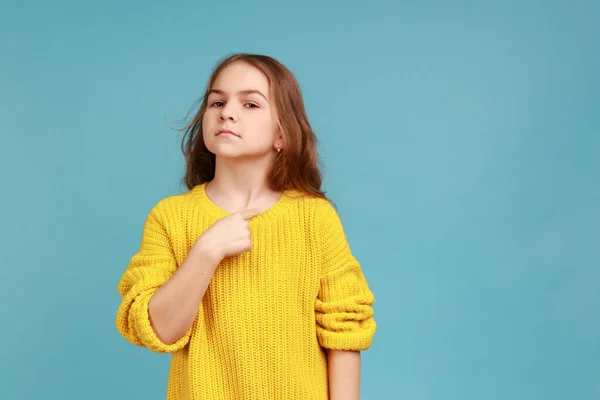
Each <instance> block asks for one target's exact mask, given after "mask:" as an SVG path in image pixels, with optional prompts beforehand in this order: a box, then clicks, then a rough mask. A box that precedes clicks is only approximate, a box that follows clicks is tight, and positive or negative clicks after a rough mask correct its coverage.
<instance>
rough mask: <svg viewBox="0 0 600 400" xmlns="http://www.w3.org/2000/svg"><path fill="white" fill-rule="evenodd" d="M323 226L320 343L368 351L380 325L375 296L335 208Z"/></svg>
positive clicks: (317, 309)
mask: <svg viewBox="0 0 600 400" xmlns="http://www.w3.org/2000/svg"><path fill="white" fill-rule="evenodd" d="M321 226H322V276H321V280H320V290H319V294H318V297H317V299H316V302H315V316H316V322H317V337H318V340H319V343H320V345H321V346H322V347H324V348H327V349H331V350H349V351H361V350H366V349H368V348H369V347H371V344H372V341H373V338H374V335H375V331H376V328H377V324H376V322H375V319H374V309H373V304H374V303H375V296H374V295H373V292H372V291H371V289H370V287H369V285H368V283H367V280H366V279H365V276H364V273H363V271H362V268H361V265H360V263H359V262H358V260H357V259H356V258H355V257H354V256H353V255H352V252H351V250H350V246H349V244H348V241H347V239H346V235H345V233H344V230H343V227H342V223H341V221H340V219H339V216H338V214H337V212H336V211H335V210H334V209H333V208H332V207H327V209H326V212H325V213H324V216H323V219H322V224H321Z"/></svg>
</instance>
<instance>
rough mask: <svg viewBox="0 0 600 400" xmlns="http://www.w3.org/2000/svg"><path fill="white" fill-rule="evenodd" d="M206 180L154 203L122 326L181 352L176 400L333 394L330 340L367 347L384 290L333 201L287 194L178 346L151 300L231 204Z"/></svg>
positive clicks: (173, 387)
mask: <svg viewBox="0 0 600 400" xmlns="http://www.w3.org/2000/svg"><path fill="white" fill-rule="evenodd" d="M205 187H206V184H202V185H198V186H196V187H195V188H193V189H192V190H190V191H188V192H186V193H184V194H178V195H174V196H170V197H167V198H165V199H163V200H162V201H160V202H158V204H156V205H155V206H154V207H153V208H152V210H151V211H150V213H149V215H148V218H147V220H146V222H145V225H144V230H143V234H142V239H141V245H140V248H139V250H138V251H137V253H136V254H135V255H133V257H132V258H131V261H130V263H129V265H128V266H127V268H126V270H125V272H124V274H123V276H122V278H121V280H120V282H119V284H118V291H119V293H120V294H121V296H122V302H121V304H120V306H119V308H118V311H117V316H116V326H117V330H118V331H119V333H120V334H121V335H123V337H124V338H125V339H127V340H128V341H129V342H131V343H133V344H136V345H139V346H144V347H147V348H148V349H150V350H152V351H156V352H160V353H172V358H171V369H170V372H169V380H168V387H167V396H166V397H167V399H169V400H184V399H189V400H221V399H224V400H225V399H226V400H246V399H248V400H295V399H298V400H300V399H301V400H313V399H314V400H321V399H328V397H329V396H328V377H327V356H326V351H325V349H337V350H355V351H360V350H365V349H368V348H369V347H370V346H371V342H372V339H373V336H374V334H375V329H376V324H375V321H374V319H373V308H372V305H373V303H374V300H375V299H374V296H373V294H372V292H371V291H370V289H369V286H368V285H367V282H366V280H365V277H364V275H363V272H362V270H361V267H360V265H359V263H358V262H357V260H356V259H355V258H354V256H353V255H352V253H351V251H350V248H349V246H348V243H347V240H346V237H345V234H344V231H343V228H342V224H341V222H340V219H339V218H338V214H337V213H336V211H335V209H334V208H333V207H332V206H331V205H330V203H329V202H328V201H326V200H322V199H316V198H313V197H308V196H302V195H301V193H299V192H296V191H288V192H286V193H284V195H283V196H282V197H281V199H280V200H279V201H278V202H277V203H276V204H275V205H274V206H273V207H271V208H270V209H268V210H267V211H264V212H263V213H261V214H259V215H257V216H255V217H253V218H252V219H251V220H250V222H249V223H250V230H251V237H252V245H253V248H252V250H251V251H249V252H246V253H242V254H239V255H237V256H234V257H228V258H226V259H224V260H223V261H222V262H221V264H220V265H219V266H218V267H217V269H216V271H215V273H214V275H213V278H212V280H211V283H210V285H209V287H208V289H207V291H206V294H205V296H204V298H203V300H202V302H201V304H200V307H199V309H198V315H197V317H196V319H195V321H194V323H193V324H192V326H191V328H190V329H189V330H188V332H187V333H185V334H184V335H183V336H182V337H181V338H180V339H179V340H178V341H177V342H175V343H173V344H170V345H167V344H164V343H162V342H161V341H160V340H159V339H158V337H157V336H156V334H155V333H154V331H153V329H152V327H151V325H150V322H149V318H148V302H149V301H150V297H151V296H152V294H153V293H154V292H155V291H156V290H157V289H158V288H159V287H160V286H161V285H162V284H164V283H165V282H166V281H167V280H168V279H169V277H170V276H171V275H172V274H173V273H174V271H175V270H176V269H177V267H178V266H179V265H181V263H182V262H183V260H184V259H185V258H186V255H187V253H188V251H189V250H190V248H191V247H192V245H193V243H194V242H195V241H196V239H197V238H198V237H199V236H200V235H201V234H202V233H203V232H204V231H205V230H206V229H208V228H209V227H210V226H211V225H212V224H213V223H214V222H215V221H216V220H217V219H219V218H221V217H224V216H226V215H228V213H227V212H225V211H223V210H222V209H220V208H219V207H218V206H217V205H216V204H214V203H213V202H212V201H211V200H210V199H209V198H208V196H207V195H206V191H205Z"/></svg>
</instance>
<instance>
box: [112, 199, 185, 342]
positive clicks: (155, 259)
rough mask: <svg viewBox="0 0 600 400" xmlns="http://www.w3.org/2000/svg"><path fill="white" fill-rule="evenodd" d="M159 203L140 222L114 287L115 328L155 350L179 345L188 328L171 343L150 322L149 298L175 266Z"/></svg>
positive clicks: (183, 339)
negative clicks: (134, 250) (139, 234)
mask: <svg viewBox="0 0 600 400" xmlns="http://www.w3.org/2000/svg"><path fill="white" fill-rule="evenodd" d="M159 206H160V203H159V204H158V205H157V206H155V207H154V208H153V209H152V210H151V211H150V213H149V215H148V217H147V219H146V222H145V224H144V230H143V233H142V239H141V244H140V247H139V250H138V252H137V253H136V254H134V255H133V257H132V258H131V260H130V262H129V264H128V266H127V268H126V270H125V272H124V274H123V276H122V277H121V280H120V281H119V283H118V286H117V290H118V291H119V294H120V295H121V303H120V305H119V308H118V310H117V316H116V326H117V331H118V332H119V333H120V334H121V335H122V336H123V337H124V338H125V339H126V340H127V341H129V342H130V343H132V344H135V345H138V346H142V347H146V348H148V349H150V350H152V351H155V352H158V353H170V352H174V351H177V350H179V349H181V348H183V347H184V346H185V345H186V344H187V343H188V341H189V338H190V334H191V328H190V329H189V330H188V331H187V332H186V333H185V334H184V335H183V336H182V337H181V338H179V339H178V340H177V341H176V342H175V343H172V344H169V345H168V344H165V343H163V342H162V341H161V340H160V339H159V338H158V337H157V336H156V333H155V332H154V329H153V328H152V325H151V323H150V315H149V312H148V304H149V302H150V298H151V297H152V295H153V294H154V293H155V292H156V290H157V289H158V288H159V287H161V286H162V285H163V284H164V283H165V282H167V280H169V278H170V277H171V276H172V275H173V273H174V272H175V270H176V268H177V262H176V259H175V256H174V253H173V250H172V247H171V242H170V240H169V237H168V234H167V230H166V229H165V226H164V224H163V222H162V219H161V214H160V212H159Z"/></svg>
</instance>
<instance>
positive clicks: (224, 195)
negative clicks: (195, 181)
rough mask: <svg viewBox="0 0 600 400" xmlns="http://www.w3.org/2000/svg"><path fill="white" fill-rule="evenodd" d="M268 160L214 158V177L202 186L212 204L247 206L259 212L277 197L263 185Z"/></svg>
mask: <svg viewBox="0 0 600 400" xmlns="http://www.w3.org/2000/svg"><path fill="white" fill-rule="evenodd" d="M270 165H271V164H270V160H265V161H257V160H256V159H253V160H242V159H223V158H219V157H217V159H216V164H215V177H214V179H213V180H212V181H211V182H209V183H208V184H207V185H206V192H207V194H208V196H209V197H210V198H211V199H212V201H213V202H214V203H216V204H217V205H219V207H221V208H223V209H225V210H227V211H229V212H237V211H242V210H244V209H248V208H258V209H260V210H261V211H262V210H266V209H268V208H269V207H271V206H272V205H273V204H274V203H276V202H277V200H278V199H279V198H280V197H281V193H277V192H274V191H273V190H271V189H270V188H269V185H268V184H267V174H268V171H269V167H270Z"/></svg>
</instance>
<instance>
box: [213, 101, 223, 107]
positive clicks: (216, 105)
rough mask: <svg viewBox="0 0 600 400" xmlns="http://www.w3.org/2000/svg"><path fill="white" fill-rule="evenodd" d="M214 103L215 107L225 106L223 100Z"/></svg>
mask: <svg viewBox="0 0 600 400" xmlns="http://www.w3.org/2000/svg"><path fill="white" fill-rule="evenodd" d="M212 105H213V106H214V107H222V106H223V102H222V101H215V102H213V103H212Z"/></svg>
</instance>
